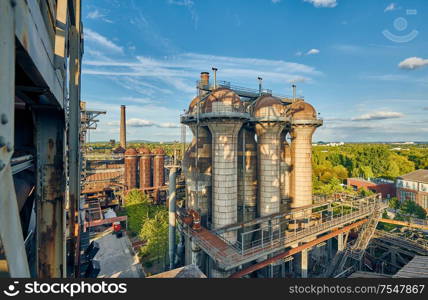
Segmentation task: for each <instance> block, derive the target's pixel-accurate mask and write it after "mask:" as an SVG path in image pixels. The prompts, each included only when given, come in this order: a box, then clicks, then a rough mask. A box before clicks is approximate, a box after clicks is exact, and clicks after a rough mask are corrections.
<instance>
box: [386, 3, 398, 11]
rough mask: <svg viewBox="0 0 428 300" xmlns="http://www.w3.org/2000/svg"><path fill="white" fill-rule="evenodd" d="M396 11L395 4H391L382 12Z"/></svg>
mask: <svg viewBox="0 0 428 300" xmlns="http://www.w3.org/2000/svg"><path fill="white" fill-rule="evenodd" d="M397 9H398V7H397V4H395V3H391V4H389V5H388V6H387V7H386V8H385V10H384V12H387V11H393V10H397Z"/></svg>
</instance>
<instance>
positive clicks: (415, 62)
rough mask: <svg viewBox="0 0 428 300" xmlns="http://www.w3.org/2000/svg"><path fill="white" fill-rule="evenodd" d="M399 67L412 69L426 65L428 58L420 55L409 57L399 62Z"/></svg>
mask: <svg viewBox="0 0 428 300" xmlns="http://www.w3.org/2000/svg"><path fill="white" fill-rule="evenodd" d="M398 66H399V67H400V68H401V69H406V70H414V69H418V68H422V67H425V66H428V59H424V58H420V57H409V58H406V59H405V60H403V61H402V62H400V64H399V65H398Z"/></svg>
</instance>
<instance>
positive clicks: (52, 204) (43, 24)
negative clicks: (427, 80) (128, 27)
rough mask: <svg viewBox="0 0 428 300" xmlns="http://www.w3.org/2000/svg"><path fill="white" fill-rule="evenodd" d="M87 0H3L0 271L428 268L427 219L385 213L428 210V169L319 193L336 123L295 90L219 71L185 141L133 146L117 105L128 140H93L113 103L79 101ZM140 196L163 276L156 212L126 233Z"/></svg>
mask: <svg viewBox="0 0 428 300" xmlns="http://www.w3.org/2000/svg"><path fill="white" fill-rule="evenodd" d="M81 2H82V1H81V0H56V1H24V0H16V1H10V0H8V1H6V0H4V1H3V0H0V53H1V55H0V95H1V96H2V97H0V104H1V105H0V130H1V131H0V277H13V278H30V277H32V278H43V279H44V278H87V277H122V278H125V277H151V276H150V275H154V276H153V277H157V278H165V277H185V278H189V277H192V278H330V277H335V278H339V277H342V278H348V277H370V278H372V277H393V276H394V277H423V276H425V277H426V276H428V275H427V274H428V270H427V268H426V266H427V259H426V257H427V256H428V242H427V236H426V232H424V231H426V230H428V223H427V220H426V219H422V217H420V219H416V218H414V216H413V215H411V216H407V215H405V216H404V217H403V218H402V219H395V218H394V217H395V215H396V214H397V211H398V209H396V210H393V211H391V210H390V209H389V208H388V207H389V205H390V203H388V200H389V199H390V198H393V197H394V196H395V195H397V196H398V199H397V201H398V202H400V203H404V202H406V201H410V202H411V203H412V204H413V203H416V204H418V205H420V206H421V210H424V209H425V210H428V170H422V169H421V170H417V171H414V170H413V171H412V172H411V173H408V174H405V175H402V176H400V177H397V176H394V178H397V179H396V182H394V181H391V180H390V181H385V180H380V181H379V180H377V181H376V180H373V179H372V180H370V181H369V180H366V179H361V178H348V179H347V183H348V186H349V189H347V190H345V189H343V190H341V191H342V192H336V191H334V192H332V193H329V194H328V195H320V194H319V193H318V194H314V192H313V190H314V186H316V185H314V184H313V182H314V178H315V177H314V174H313V173H314V172H313V149H312V145H313V141H312V137H313V135H314V133H315V132H316V130H317V128H319V127H321V126H323V125H324V121H323V119H322V118H321V117H320V114H318V113H317V110H316V108H315V107H314V106H312V105H311V104H310V101H312V99H306V98H304V97H303V96H300V95H298V92H297V87H296V85H292V95H290V96H283V95H279V94H276V93H274V92H273V91H272V90H270V89H267V88H265V87H264V81H263V78H261V77H259V78H257V80H258V88H255V89H253V88H248V87H242V86H238V85H235V84H232V83H230V82H228V81H220V80H218V79H217V74H218V72H221V70H218V69H217V68H212V71H213V73H212V75H213V76H212V77H211V74H210V73H208V72H202V73H201V74H200V78H199V80H198V81H197V84H196V90H197V94H196V95H195V96H196V97H195V98H194V99H193V100H191V99H189V100H191V101H190V104H189V106H188V107H187V108H186V109H185V111H184V113H183V114H182V115H178V114H177V115H176V116H175V120H174V121H176V122H177V123H180V124H181V128H180V129H181V141H180V142H173V143H171V145H173V146H171V147H170V148H167V147H165V145H164V144H162V143H148V142H147V143H146V142H141V143H136V142H132V141H130V138H129V136H127V124H129V123H127V107H126V106H125V105H121V104H122V103H118V104H117V109H118V111H117V112H119V114H118V115H120V121H119V120H118V123H117V124H115V125H112V126H116V127H119V129H120V132H119V134H118V135H119V143H116V142H115V141H114V140H111V141H110V143H109V144H108V145H109V148H107V149H103V151H104V150H105V151H104V152H102V153H101V152H96V151H94V149H93V148H92V145H91V146H90V145H89V143H87V142H88V135H89V132H90V130H95V129H97V124H98V121H99V120H98V119H97V118H98V117H99V116H102V115H105V114H106V113H107V112H106V111H100V110H90V109H88V107H89V105H90V103H87V102H86V101H84V100H85V99H82V98H81V63H82V57H83V45H84V43H83V39H84V37H83V23H82V7H81V6H82V5H81ZM199 71H200V70H198V71H197V72H199ZM219 74H220V73H219ZM197 77H198V74H195V79H196V78H197ZM254 82H255V83H257V81H256V78H254ZM87 106H88V107H87ZM186 106H187V105H186ZM128 112H129V111H128ZM168 128H169V127H168ZM186 128H188V129H189V130H190V131H191V133H192V135H193V139H192V141H191V142H190V143H186ZM115 129H116V128H115ZM139 130H141V131H142V130H143V129H139ZM171 130H172V129H171ZM144 134H145V133H144V132H143V133H142V134H141V135H144ZM177 135H179V134H178V133H177ZM103 143H104V142H103ZM172 148H173V149H172ZM315 153H316V152H315ZM421 161H422V159H421ZM421 165H422V163H421ZM413 167H414V165H413ZM343 168H344V167H343ZM421 168H423V167H421ZM397 172H398V171H397ZM345 173H346V175H345V177H344V178H342V179H346V176H349V175H348V172H347V170H346V169H345ZM350 173H351V172H349V174H350ZM352 176H354V175H352ZM344 181H345V180H342V182H339V183H338V186H339V187H341V185H344V184H343V182H344ZM361 188H367V189H368V190H370V191H371V192H370V193H369V192H367V194H364V193H358V192H359V191H360V189H361ZM351 189H354V191H355V193H345V192H343V191H348V192H349V191H350V190H351ZM351 192H352V191H351ZM133 194H138V195H139V196H141V197H140V198H141V199H143V200H144V201H143V200H141V201H140V203H137V204H138V205H140V204H141V202H144V203H143V204H144V205H147V206H148V207H150V209H152V208H156V209H159V208H160V209H159V210H161V213H162V216H163V217H164V219H163V220H162V221H165V222H164V223H162V225H164V227H162V229H164V232H161V234H159V235H156V237H161V238H163V241H165V242H164V243H163V244H162V245H163V246H164V248H163V249H162V251H163V253H160V254H158V253H157V256H156V259H157V260H160V259H159V257H161V258H162V259H164V263H163V264H161V263H159V264H158V270H156V272H155V274H148V273H149V272H145V271H144V270H143V269H144V267H145V265H144V262H143V260H144V257H143V256H142V255H140V250H141V249H142V247H143V246H144V245H145V244H146V243H148V242H149V239H148V238H143V237H141V234H140V232H141V231H142V230H141V226H143V225H144V224H143V225H141V224H140V223H144V222H146V223H147V219H148V217H147V218H146V219H144V221H142V220H143V218H142V217H141V215H139V214H138V213H136V214H134V216H132V217H135V215H137V217H139V218H140V219H139V220H138V222H137V223H139V224H138V225H139V226H140V227H138V226H137V227H138V228H136V229H134V231H133V232H132V234H131V230H130V229H129V228H128V221H129V219H131V216H130V215H131V213H129V211H128V210H127V205H126V204H127V203H126V201H127V199H128V198H127V197H128V196H129V195H133ZM129 202H131V201H129ZM138 205H136V206H138ZM150 209H149V210H150ZM146 214H147V215H148V214H149V213H148V212H146ZM422 215H423V217H424V216H426V212H425V211H424V213H423V214H422ZM424 218H425V217H424ZM381 223H382V224H388V225H394V226H395V225H396V226H397V227H394V228H392V229H391V230H388V231H387V230H380V226H379V225H380V224H381ZM155 224H157V223H155ZM398 226H401V227H398ZM152 227H154V228H155V229H158V228H157V227H156V226H152ZM158 227H160V226H158ZM167 229H168V232H167ZM167 233H168V236H167ZM161 235H162V236H161ZM166 241H167V242H166ZM103 243H104V244H103ZM97 253H98V256H97ZM100 253H102V255H100ZM139 255H140V256H139ZM150 263H151V262H150ZM415 266H416V267H415ZM421 266H422V267H421ZM103 268H104V269H103ZM147 268H148V267H147Z"/></svg>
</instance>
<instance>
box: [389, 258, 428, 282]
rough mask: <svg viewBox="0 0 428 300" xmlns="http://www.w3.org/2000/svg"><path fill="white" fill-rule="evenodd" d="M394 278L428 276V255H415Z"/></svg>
mask: <svg viewBox="0 0 428 300" xmlns="http://www.w3.org/2000/svg"><path fill="white" fill-rule="evenodd" d="M392 277H393V278H428V256H415V257H414V258H413V259H412V260H411V261H410V262H409V263H408V264H407V265H405V266H404V267H403V268H402V269H401V270H400V271H398V272H397V274H395V275H394V276H392Z"/></svg>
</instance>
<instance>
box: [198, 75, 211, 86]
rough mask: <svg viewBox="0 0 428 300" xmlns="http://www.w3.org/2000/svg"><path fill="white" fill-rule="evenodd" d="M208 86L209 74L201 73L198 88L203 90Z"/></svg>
mask: <svg viewBox="0 0 428 300" xmlns="http://www.w3.org/2000/svg"><path fill="white" fill-rule="evenodd" d="M209 84H210V73H208V72H202V73H201V82H200V88H201V89H204V88H207V87H208V86H209Z"/></svg>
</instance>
